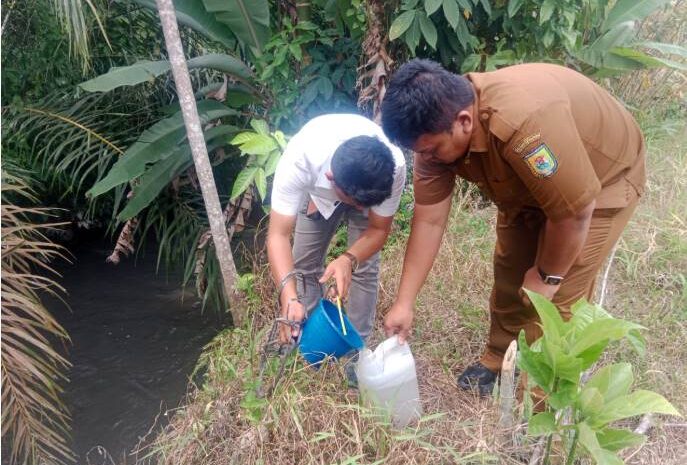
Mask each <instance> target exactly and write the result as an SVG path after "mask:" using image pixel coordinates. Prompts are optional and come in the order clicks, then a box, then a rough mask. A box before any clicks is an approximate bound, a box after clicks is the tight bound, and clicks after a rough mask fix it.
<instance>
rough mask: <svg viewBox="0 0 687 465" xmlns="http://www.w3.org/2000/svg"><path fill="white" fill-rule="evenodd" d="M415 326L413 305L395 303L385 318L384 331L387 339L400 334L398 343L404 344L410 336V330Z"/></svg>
mask: <svg viewBox="0 0 687 465" xmlns="http://www.w3.org/2000/svg"><path fill="white" fill-rule="evenodd" d="M412 326H413V307H412V305H402V304H399V303H398V302H394V304H393V305H392V306H391V308H390V309H389V311H388V312H387V314H386V316H385V317H384V331H385V332H386V335H387V337H391V336H393V335H394V334H398V341H399V342H400V343H401V344H403V343H404V342H405V341H406V339H408V336H410V328H411V327H412Z"/></svg>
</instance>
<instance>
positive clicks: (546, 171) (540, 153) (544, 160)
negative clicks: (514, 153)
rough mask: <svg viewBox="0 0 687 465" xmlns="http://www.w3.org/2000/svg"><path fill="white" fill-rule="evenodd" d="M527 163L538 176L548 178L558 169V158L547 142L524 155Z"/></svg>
mask: <svg viewBox="0 0 687 465" xmlns="http://www.w3.org/2000/svg"><path fill="white" fill-rule="evenodd" d="M523 160H524V161H525V163H527V166H528V167H529V168H530V171H532V174H534V175H535V176H536V177H538V178H548V177H549V176H551V175H553V174H554V173H555V172H556V170H557V169H558V160H557V159H556V156H555V155H554V154H553V152H551V149H549V147H548V146H547V145H546V144H540V145H539V146H537V148H535V149H534V150H532V151H531V152H530V153H528V154H527V155H525V156H524V157H523Z"/></svg>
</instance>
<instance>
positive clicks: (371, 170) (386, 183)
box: [331, 136, 396, 207]
mask: <svg viewBox="0 0 687 465" xmlns="http://www.w3.org/2000/svg"><path fill="white" fill-rule="evenodd" d="M395 168H396V163H394V157H393V155H392V154H391V150H390V149H389V147H388V146H387V145H386V144H385V143H384V142H382V141H380V140H379V139H378V138H376V137H371V136H357V137H353V138H351V139H348V140H347V141H345V142H344V143H343V144H341V145H339V147H338V148H337V149H336V151H335V152H334V155H333V156H332V164H331V170H332V174H333V175H334V182H335V183H336V185H337V186H338V187H339V189H341V190H342V191H343V192H344V193H345V194H346V195H347V196H349V197H351V198H352V199H353V200H355V202H356V203H357V204H359V205H361V206H363V207H372V206H374V205H379V204H380V203H382V202H384V201H385V200H386V199H388V198H389V197H391V187H392V185H393V183H394V169H395Z"/></svg>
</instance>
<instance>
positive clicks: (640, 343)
mask: <svg viewBox="0 0 687 465" xmlns="http://www.w3.org/2000/svg"><path fill="white" fill-rule="evenodd" d="M626 339H627V342H629V343H630V346H631V347H632V349H633V350H634V351H635V352H637V355H639V356H640V357H644V355H645V354H646V339H644V336H642V334H641V333H640V332H639V330H635V329H633V330H632V331H630V332H628V333H627V337H626Z"/></svg>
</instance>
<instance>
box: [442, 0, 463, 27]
mask: <svg viewBox="0 0 687 465" xmlns="http://www.w3.org/2000/svg"><path fill="white" fill-rule="evenodd" d="M442 6H443V8H444V16H445V17H446V21H448V23H449V24H450V25H451V27H452V28H453V29H455V28H456V27H457V26H458V21H460V11H459V10H458V4H457V3H456V0H444V2H443V3H442Z"/></svg>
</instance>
